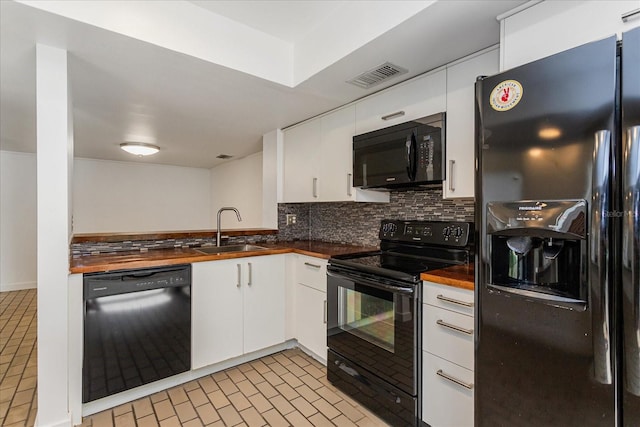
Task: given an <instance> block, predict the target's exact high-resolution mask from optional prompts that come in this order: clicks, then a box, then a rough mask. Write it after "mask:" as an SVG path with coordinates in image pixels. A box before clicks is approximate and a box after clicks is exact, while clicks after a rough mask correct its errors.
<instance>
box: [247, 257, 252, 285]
mask: <svg viewBox="0 0 640 427" xmlns="http://www.w3.org/2000/svg"><path fill="white" fill-rule="evenodd" d="M247 266H249V280H247V285H249V286H251V280H252V279H251V276H252V274H251V263H250V262H248V263H247Z"/></svg>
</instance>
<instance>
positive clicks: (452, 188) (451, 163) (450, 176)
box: [447, 160, 456, 191]
mask: <svg viewBox="0 0 640 427" xmlns="http://www.w3.org/2000/svg"><path fill="white" fill-rule="evenodd" d="M455 164H456V161H455V160H449V176H448V177H447V181H449V191H456V187H455V185H453V166H454V165H455Z"/></svg>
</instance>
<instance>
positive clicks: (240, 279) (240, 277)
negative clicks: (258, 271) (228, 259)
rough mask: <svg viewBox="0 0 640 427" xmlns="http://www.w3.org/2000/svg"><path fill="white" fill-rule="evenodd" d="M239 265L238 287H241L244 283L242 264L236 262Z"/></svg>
mask: <svg viewBox="0 0 640 427" xmlns="http://www.w3.org/2000/svg"><path fill="white" fill-rule="evenodd" d="M236 265H237V266H238V283H236V287H238V288H239V287H240V284H241V283H242V266H241V265H240V264H236Z"/></svg>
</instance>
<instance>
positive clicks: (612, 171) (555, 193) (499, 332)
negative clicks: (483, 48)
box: [475, 28, 640, 427]
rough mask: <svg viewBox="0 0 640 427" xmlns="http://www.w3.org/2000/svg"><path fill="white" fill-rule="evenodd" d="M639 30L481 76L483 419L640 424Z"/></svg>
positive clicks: (478, 399)
mask: <svg viewBox="0 0 640 427" xmlns="http://www.w3.org/2000/svg"><path fill="white" fill-rule="evenodd" d="M639 136H640V28H636V29H633V30H630V31H628V32H626V33H624V34H623V35H622V40H621V41H617V40H616V37H615V36H612V37H610V38H607V39H604V40H600V41H596V42H593V43H589V44H586V45H582V46H579V47H576V48H574V49H570V50H567V51H565V52H562V53H559V54H556V55H552V56H549V57H547V58H544V59H540V60H538V61H535V62H532V63H530V64H526V65H523V66H520V67H517V68H513V69H511V70H508V71H504V72H502V73H500V74H497V75H495V76H491V77H482V78H478V80H477V83H476V155H477V162H476V168H477V170H476V222H477V225H478V227H477V233H478V236H477V237H478V251H477V260H476V304H477V307H478V309H477V315H476V336H475V339H476V342H475V345H476V347H475V351H476V359H475V360H476V361H475V424H476V426H492V427H493V426H509V427H515V426H536V427H538V426H563V427H566V426H581V427H584V426H625V427H631V426H634V427H638V426H640V318H639V314H640V313H639V312H640V290H639V288H640V283H639V282H640V279H639V277H640V271H639V270H640V268H639V257H638V254H639V253H640V227H639V224H640V141H639Z"/></svg>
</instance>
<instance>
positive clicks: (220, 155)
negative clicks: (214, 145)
mask: <svg viewBox="0 0 640 427" xmlns="http://www.w3.org/2000/svg"><path fill="white" fill-rule="evenodd" d="M232 157H233V156H230V155H228V154H218V155H217V156H216V159H222V160H227V159H230V158H232Z"/></svg>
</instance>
